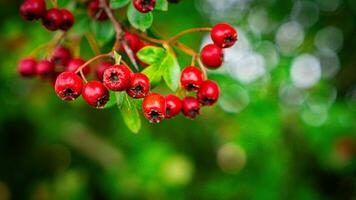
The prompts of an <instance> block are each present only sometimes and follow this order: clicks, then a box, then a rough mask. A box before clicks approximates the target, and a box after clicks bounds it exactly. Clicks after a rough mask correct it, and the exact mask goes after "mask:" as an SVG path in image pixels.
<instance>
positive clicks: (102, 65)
mask: <svg viewBox="0 0 356 200" xmlns="http://www.w3.org/2000/svg"><path fill="white" fill-rule="evenodd" d="M113 65H114V64H113V63H112V62H110V61H102V62H99V63H98V64H97V66H96V69H95V74H96V78H97V79H98V80H99V81H102V80H103V74H104V71H105V70H106V69H107V68H109V67H111V66H113Z"/></svg>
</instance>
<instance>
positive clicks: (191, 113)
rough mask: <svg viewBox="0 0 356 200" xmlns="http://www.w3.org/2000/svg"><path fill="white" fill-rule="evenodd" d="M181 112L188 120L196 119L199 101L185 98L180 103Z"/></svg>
mask: <svg viewBox="0 0 356 200" xmlns="http://www.w3.org/2000/svg"><path fill="white" fill-rule="evenodd" d="M182 112H183V114H184V116H186V117H187V118H189V119H194V118H196V117H197V116H198V115H199V112H200V104H199V101H198V100H197V99H196V98H194V97H191V96H187V97H185V98H184V99H183V102H182Z"/></svg>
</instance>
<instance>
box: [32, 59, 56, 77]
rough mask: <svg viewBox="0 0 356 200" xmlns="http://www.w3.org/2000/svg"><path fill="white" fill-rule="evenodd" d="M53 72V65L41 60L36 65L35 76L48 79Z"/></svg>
mask: <svg viewBox="0 0 356 200" xmlns="http://www.w3.org/2000/svg"><path fill="white" fill-rule="evenodd" d="M53 72H54V64H53V63H52V62H51V61H48V60H41V61H39V62H38V63H37V66H36V74H37V75H38V76H40V77H42V78H49V77H50V76H51V75H52V73H53Z"/></svg>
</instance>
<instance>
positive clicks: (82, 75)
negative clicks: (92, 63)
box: [79, 69, 88, 83]
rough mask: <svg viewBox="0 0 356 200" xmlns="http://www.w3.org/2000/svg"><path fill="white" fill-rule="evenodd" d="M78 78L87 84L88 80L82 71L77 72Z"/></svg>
mask: <svg viewBox="0 0 356 200" xmlns="http://www.w3.org/2000/svg"><path fill="white" fill-rule="evenodd" d="M79 73H80V76H81V77H82V79H83V80H84V82H85V83H88V80H87V79H86V78H85V76H84V73H83V70H82V69H81V70H79Z"/></svg>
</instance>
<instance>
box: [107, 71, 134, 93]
mask: <svg viewBox="0 0 356 200" xmlns="http://www.w3.org/2000/svg"><path fill="white" fill-rule="evenodd" d="M130 79H131V70H130V69H129V68H127V67H126V66H125V65H113V66H111V67H109V68H107V69H106V70H105V71H104V76H103V83H104V86H105V87H106V88H108V89H109V90H112V91H124V90H126V89H127V88H128V87H129V85H130Z"/></svg>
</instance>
